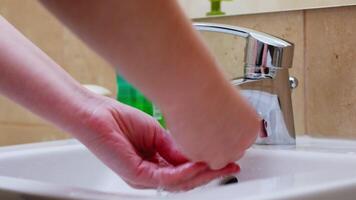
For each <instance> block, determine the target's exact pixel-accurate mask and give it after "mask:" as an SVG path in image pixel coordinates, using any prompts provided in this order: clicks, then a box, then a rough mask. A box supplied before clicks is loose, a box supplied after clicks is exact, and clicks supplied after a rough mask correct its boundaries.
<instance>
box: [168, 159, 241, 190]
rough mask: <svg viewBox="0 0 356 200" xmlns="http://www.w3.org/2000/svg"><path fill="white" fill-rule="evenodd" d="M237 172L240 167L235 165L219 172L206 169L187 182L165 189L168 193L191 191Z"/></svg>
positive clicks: (232, 164) (229, 165) (231, 164)
mask: <svg viewBox="0 0 356 200" xmlns="http://www.w3.org/2000/svg"><path fill="white" fill-rule="evenodd" d="M239 171H240V167H239V166H238V165H236V164H234V163H230V164H228V165H227V166H226V167H224V168H222V169H220V170H210V169H208V170H206V171H205V172H202V173H200V174H198V175H197V176H195V177H193V178H192V179H190V180H188V181H184V182H182V183H181V184H178V185H176V186H173V187H170V188H167V190H169V191H187V190H191V189H193V188H196V187H198V186H201V185H205V184H207V183H209V182H210V181H212V180H214V179H216V178H219V177H224V176H228V175H232V174H235V173H237V172H239Z"/></svg>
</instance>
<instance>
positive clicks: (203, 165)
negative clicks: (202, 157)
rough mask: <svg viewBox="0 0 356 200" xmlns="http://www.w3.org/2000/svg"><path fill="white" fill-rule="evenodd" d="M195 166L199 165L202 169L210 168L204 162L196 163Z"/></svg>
mask: <svg viewBox="0 0 356 200" xmlns="http://www.w3.org/2000/svg"><path fill="white" fill-rule="evenodd" d="M195 165H197V166H198V167H200V168H208V165H207V164H206V163H205V162H202V161H198V162H196V163H195Z"/></svg>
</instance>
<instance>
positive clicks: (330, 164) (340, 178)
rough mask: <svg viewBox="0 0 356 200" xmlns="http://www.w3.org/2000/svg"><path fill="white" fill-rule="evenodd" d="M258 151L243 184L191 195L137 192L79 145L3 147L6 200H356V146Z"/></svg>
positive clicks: (247, 161) (325, 143) (311, 142)
mask: <svg viewBox="0 0 356 200" xmlns="http://www.w3.org/2000/svg"><path fill="white" fill-rule="evenodd" d="M297 143H298V145H297V147H287V146H284V147H283V146H255V147H253V148H252V149H250V150H249V151H248V152H247V153H246V155H245V157H244V158H243V159H242V160H240V161H239V162H238V163H239V164H240V165H241V173H239V174H237V177H238V180H239V182H238V183H236V184H232V185H227V186H221V185H219V184H218V183H219V180H216V181H213V182H211V183H209V184H208V185H205V186H203V187H200V188H197V189H195V190H193V191H189V192H184V193H175V194H172V193H169V194H168V193H163V194H159V193H157V192H156V191H155V190H135V189H132V188H130V187H129V186H128V185H126V184H125V183H124V182H123V181H122V180H121V179H120V178H119V177H118V176H117V175H115V174H114V173H113V172H112V171H111V170H109V169H108V168H107V167H105V166H104V165H103V164H101V162H100V161H98V160H97V159H96V158H95V157H94V156H93V155H92V154H91V153H90V152H89V151H88V150H87V149H86V148H85V147H83V146H82V145H81V144H79V143H78V142H77V141H75V140H65V141H58V142H45V143H37V144H29V145H18V146H13V147H3V148H0V199H27V198H28V199H30V198H34V197H35V198H40V197H43V198H44V199H49V198H56V199H157V198H163V199H207V200H208V199H238V200H245V199H248V200H252V199H253V200H255V199H256V200H257V199H259V200H267V199H268V200H270V199H338V200H343V199H350V200H351V199H352V200H354V199H356V192H355V195H354V194H353V193H354V191H356V154H355V152H356V142H354V141H341V140H323V139H311V138H307V137H301V138H299V139H298V140H297Z"/></svg>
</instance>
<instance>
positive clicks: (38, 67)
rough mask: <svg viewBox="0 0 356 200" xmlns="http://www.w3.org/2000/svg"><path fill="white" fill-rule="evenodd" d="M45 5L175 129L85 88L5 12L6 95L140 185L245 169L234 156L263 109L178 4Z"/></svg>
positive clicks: (168, 185) (0, 80)
mask: <svg viewBox="0 0 356 200" xmlns="http://www.w3.org/2000/svg"><path fill="white" fill-rule="evenodd" d="M43 2H44V4H45V5H46V6H47V7H48V8H49V10H51V11H53V12H54V13H55V14H56V15H57V16H58V17H59V18H60V19H61V20H62V21H63V22H64V23H65V24H67V25H68V26H69V27H70V28H71V29H72V30H73V31H74V32H75V33H77V34H78V35H79V36H80V37H81V38H82V39H83V40H84V41H85V42H86V43H87V44H89V45H90V46H91V47H92V48H93V49H94V50H95V51H97V52H98V53H99V54H100V55H102V56H103V57H104V58H105V59H106V60H107V61H109V62H110V63H112V64H113V65H114V66H116V67H117V69H118V70H119V72H120V73H121V74H123V75H124V76H125V77H126V78H127V79H128V80H129V81H130V82H132V83H133V84H134V85H135V86H136V87H138V88H139V89H140V90H141V91H143V92H144V94H145V95H147V96H148V97H149V98H150V99H152V100H153V102H154V103H155V104H156V105H158V106H159V107H160V109H161V110H162V111H163V114H164V115H165V117H166V121H167V124H168V128H169V130H170V133H171V134H166V131H165V130H164V129H162V128H161V127H160V126H159V124H158V123H157V122H156V121H155V120H153V118H151V117H150V116H148V115H146V114H144V113H142V112H140V111H138V110H136V109H133V108H131V107H128V106H125V105H123V104H121V103H118V102H116V101H114V100H112V99H108V98H106V97H101V96H98V95H95V94H92V93H90V92H89V91H87V90H86V89H84V88H83V87H81V86H80V84H79V83H78V82H77V81H75V80H74V79H73V78H72V77H70V76H69V75H68V74H67V73H66V72H65V71H64V70H63V69H61V68H60V67H59V66H58V65H57V64H56V63H55V62H54V61H53V60H51V59H50V58H49V57H48V56H47V55H45V54H44V53H43V52H42V51H41V50H40V49H38V48H37V47H36V46H35V45H33V44H32V43H31V42H30V41H29V40H27V39H26V38H25V37H24V36H22V35H21V34H20V33H19V32H18V31H17V30H16V29H15V28H14V27H12V26H11V25H10V24H9V23H8V22H7V21H6V20H5V19H3V18H0V27H1V30H2V31H1V32H0V92H1V93H2V94H4V95H6V96H8V97H9V98H11V99H13V100H14V101H16V102H18V103H19V104H21V105H23V106H25V107H27V108H28V109H30V110H31V111H33V112H34V113H36V114H38V115H40V116H42V117H43V118H45V119H47V120H49V121H50V122H52V123H53V124H55V125H56V126H58V127H60V128H62V129H64V130H66V131H68V132H69V133H71V134H72V135H73V136H74V137H76V138H77V139H79V140H80V141H81V142H82V143H83V144H84V145H86V146H87V147H88V148H89V149H90V150H91V151H92V152H93V153H94V154H95V155H96V156H97V157H98V158H100V159H101V160H102V161H103V162H104V163H105V164H106V165H108V166H109V167H110V168H111V169H113V170H114V171H115V172H116V173H117V174H119V175H120V176H121V177H122V178H123V179H124V180H125V181H126V182H127V183H128V184H130V185H132V186H134V187H138V188H157V187H163V188H164V189H166V190H170V191H179V190H188V189H191V188H194V187H197V186H199V185H202V184H205V183H207V182H209V181H210V180H212V179H214V178H216V177H220V176H225V175H229V174H232V173H236V172H238V171H239V167H238V166H237V165H236V164H233V163H231V162H234V161H236V160H238V159H239V158H240V157H241V156H242V155H243V153H244V151H245V150H246V149H247V148H248V147H249V146H250V145H251V144H252V143H253V141H254V140H255V137H256V134H257V131H258V129H259V122H258V119H257V115H256V113H255V112H254V111H253V109H251V108H250V107H249V106H248V105H247V103H246V102H245V101H244V100H243V98H242V97H241V96H240V94H239V92H238V91H236V90H235V89H234V88H232V87H231V86H230V84H229V83H228V81H226V80H225V78H224V76H223V75H222V73H221V72H220V71H219V70H218V64H217V63H216V61H215V60H214V58H213V56H212V55H211V53H210V52H209V51H208V50H207V48H206V47H205V45H204V44H203V43H202V42H201V39H200V38H199V37H198V35H197V33H196V32H195V31H194V30H193V29H192V27H191V24H190V22H189V21H188V20H187V19H186V18H185V16H184V15H183V13H182V12H181V10H180V9H179V7H178V5H177V4H176V2H175V1H172V0H157V1H155V2H154V3H153V2H152V1H138V0H132V1H127V2H125V3H121V1H115V0H113V1H111V0H106V1H105V3H103V2H102V1H95V0H88V1H87V0H86V1H84V0H78V1H75V3H73V1H69V0H61V1H50V0H49V1H43ZM132 13H134V14H132ZM170 135H171V136H173V138H170V137H171V136H170ZM173 141H174V142H173ZM176 144H177V145H178V146H179V147H176ZM180 151H182V153H181V152H180ZM229 163H230V164H229ZM214 169H216V170H214Z"/></svg>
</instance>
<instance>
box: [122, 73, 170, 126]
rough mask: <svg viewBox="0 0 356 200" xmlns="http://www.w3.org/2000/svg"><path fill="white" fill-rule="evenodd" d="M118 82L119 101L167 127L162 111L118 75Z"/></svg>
mask: <svg viewBox="0 0 356 200" xmlns="http://www.w3.org/2000/svg"><path fill="white" fill-rule="evenodd" d="M116 82H117V89H118V91H117V100H118V101H120V102H121V103H124V104H127V105H129V106H132V107H134V108H137V109H139V110H141V111H143V112H145V113H147V114H149V115H151V116H152V117H153V118H155V119H156V120H157V121H158V122H159V123H160V124H161V126H162V127H164V128H165V127H166V123H165V121H164V117H163V115H162V113H161V111H160V110H159V109H158V108H157V107H156V106H155V105H153V103H152V102H151V101H150V100H148V99H147V98H146V97H145V96H144V95H143V94H142V93H141V92H140V91H138V90H137V89H136V88H134V87H133V86H132V85H131V84H130V83H129V82H127V81H126V80H125V79H124V78H123V77H122V76H120V75H117V76H116Z"/></svg>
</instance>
